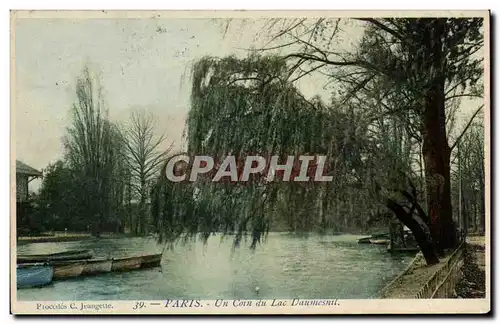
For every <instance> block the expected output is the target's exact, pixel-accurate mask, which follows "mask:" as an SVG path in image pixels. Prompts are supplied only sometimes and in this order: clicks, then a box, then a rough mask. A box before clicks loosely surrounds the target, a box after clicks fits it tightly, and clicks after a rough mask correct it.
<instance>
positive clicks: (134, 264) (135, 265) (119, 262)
mask: <svg viewBox="0 0 500 324" xmlns="http://www.w3.org/2000/svg"><path fill="white" fill-rule="evenodd" d="M141 263H142V257H140V256H137V257H127V258H118V259H113V260H112V265H111V271H113V272H114V271H120V272H121V271H131V270H135V269H139V268H141Z"/></svg>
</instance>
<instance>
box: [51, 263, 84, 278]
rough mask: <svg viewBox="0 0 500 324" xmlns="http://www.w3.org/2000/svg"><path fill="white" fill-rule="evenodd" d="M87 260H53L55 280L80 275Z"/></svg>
mask: <svg viewBox="0 0 500 324" xmlns="http://www.w3.org/2000/svg"><path fill="white" fill-rule="evenodd" d="M85 264H86V261H57V262H51V265H52V266H53V267H54V280H61V279H67V278H74V277H78V276H80V275H81V274H82V272H83V268H84V267H85Z"/></svg>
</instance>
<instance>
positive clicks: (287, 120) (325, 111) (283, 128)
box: [152, 55, 373, 248]
mask: <svg viewBox="0 0 500 324" xmlns="http://www.w3.org/2000/svg"><path fill="white" fill-rule="evenodd" d="M288 71H289V69H288V67H287V66H286V64H285V63H284V61H283V60H282V59H280V58H278V57H274V56H265V57H261V56H256V55H251V56H249V57H247V58H244V59H237V58H235V57H226V58H212V57H205V58H203V59H201V60H200V61H198V62H197V63H196V64H195V65H194V66H193V70H192V89H191V106H190V110H189V114H188V118H187V123H186V124H187V125H186V126H187V129H186V134H185V135H186V140H187V143H188V148H187V152H186V154H188V155H190V156H194V155H208V156H213V157H215V158H217V157H222V158H223V157H225V156H227V155H235V156H236V157H237V158H244V157H246V156H248V155H262V156H271V155H279V156H282V157H285V156H288V155H293V156H297V155H326V156H327V163H326V165H325V169H326V170H327V172H328V173H329V175H333V177H334V180H333V181H332V182H327V183H325V182H323V183H320V182H306V183H295V182H280V181H277V182H272V183H267V184H263V183H258V182H250V183H246V184H241V183H238V184H228V183H212V182H207V181H198V182H194V183H189V182H186V183H171V182H169V181H167V180H166V179H165V177H164V176H162V177H160V179H159V181H158V183H157V184H156V186H155V187H154V188H153V191H152V214H153V218H154V221H155V224H156V227H157V229H158V232H159V237H160V240H161V241H166V242H169V243H173V242H175V241H176V240H179V239H185V240H187V239H190V238H195V237H196V236H197V235H198V234H199V235H200V236H201V238H202V239H203V240H206V239H208V237H209V236H210V235H211V234H213V233H215V232H221V233H223V234H234V246H238V245H239V244H240V243H241V241H242V239H244V238H245V237H247V235H249V237H250V246H251V247H252V248H254V247H255V246H256V245H257V244H258V243H259V242H260V241H261V240H262V239H263V238H265V235H266V233H267V232H268V231H269V230H270V228H273V229H279V230H290V231H296V232H302V231H310V230H313V229H315V230H325V229H327V228H338V227H339V224H338V223H339V219H341V217H342V219H343V222H344V223H345V224H351V223H353V222H354V221H352V220H351V219H349V217H351V216H353V215H354V214H355V213H360V211H359V210H360V209H363V208H364V210H365V211H366V210H370V208H372V207H373V206H372V205H370V202H367V201H368V200H367V195H368V193H364V194H363V193H360V192H352V191H351V192H348V191H347V189H346V188H347V187H358V188H361V187H362V186H363V182H365V180H366V177H367V176H368V173H365V172H364V171H362V170H363V169H364V168H365V166H366V164H365V162H364V160H363V159H362V158H361V156H362V148H363V147H364V148H365V151H366V148H367V147H370V143H369V142H367V140H365V139H362V138H363V136H365V134H366V132H367V131H368V125H364V124H363V123H362V122H361V121H360V120H356V118H357V117H356V116H355V115H354V114H353V113H352V111H349V107H346V108H343V107H337V106H335V105H333V104H330V105H326V104H324V103H323V102H322V101H321V100H320V99H318V98H314V99H312V100H306V99H305V98H304V97H303V96H302V94H301V93H300V92H299V90H298V89H297V88H296V87H295V86H294V85H293V84H292V83H290V82H289V81H287V79H288V77H289V75H288V73H289V72H288ZM366 154H368V153H365V155H366ZM354 170H357V172H354ZM360 170H361V171H360ZM357 206H361V207H359V208H360V209H357V208H358V207H357ZM363 212H364V211H363ZM342 214H347V215H346V216H342ZM352 219H354V218H352ZM357 219H358V220H359V217H358V218H357ZM345 224H344V225H345Z"/></svg>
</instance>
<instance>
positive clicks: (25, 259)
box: [17, 250, 93, 263]
mask: <svg viewBox="0 0 500 324" xmlns="http://www.w3.org/2000/svg"><path fill="white" fill-rule="evenodd" d="M92 257H93V252H92V250H75V251H64V252H58V253H49V254H25V255H18V256H17V263H38V262H51V261H71V260H87V259H91V258H92Z"/></svg>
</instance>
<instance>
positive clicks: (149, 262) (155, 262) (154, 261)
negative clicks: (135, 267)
mask: <svg viewBox="0 0 500 324" xmlns="http://www.w3.org/2000/svg"><path fill="white" fill-rule="evenodd" d="M161 257H162V253H158V254H149V255H143V256H141V259H142V260H141V268H143V269H144V268H153V267H158V266H160V263H161Z"/></svg>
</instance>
